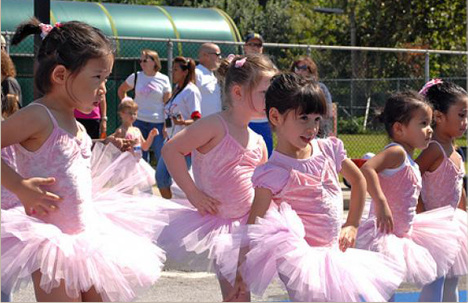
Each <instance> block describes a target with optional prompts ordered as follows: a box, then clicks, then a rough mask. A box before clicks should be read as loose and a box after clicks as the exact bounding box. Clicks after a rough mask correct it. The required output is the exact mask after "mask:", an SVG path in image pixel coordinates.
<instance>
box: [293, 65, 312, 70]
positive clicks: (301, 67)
mask: <svg viewBox="0 0 468 303" xmlns="http://www.w3.org/2000/svg"><path fill="white" fill-rule="evenodd" d="M295 68H296V69H298V70H308V69H309V67H308V66H307V65H297V66H296V67H295Z"/></svg>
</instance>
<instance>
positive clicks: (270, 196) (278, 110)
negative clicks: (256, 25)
mask: <svg viewBox="0 0 468 303" xmlns="http://www.w3.org/2000/svg"><path fill="white" fill-rule="evenodd" d="M266 110H267V116H268V119H269V121H270V124H271V125H272V127H273V130H274V131H275V132H276V136H277V139H278V141H277V142H278V143H277V146H276V149H275V151H274V152H273V154H272V155H271V157H270V158H269V160H268V162H267V163H266V164H264V165H262V166H260V167H258V168H257V169H256V170H255V173H254V175H253V178H252V179H253V184H254V187H255V200H254V202H253V205H252V208H251V211H250V216H249V219H248V224H249V225H248V228H247V241H244V242H250V243H249V247H248V248H243V249H242V252H241V254H240V257H239V264H240V267H239V272H238V275H237V278H236V284H235V286H234V291H233V293H232V294H231V296H230V297H229V298H228V299H229V300H238V298H239V295H242V293H244V292H245V291H246V289H247V288H250V290H251V291H252V292H253V293H255V294H259V295H261V294H262V293H263V292H264V291H265V289H266V288H267V286H268V284H269V283H270V281H271V280H272V278H273V277H274V276H275V275H279V278H280V279H281V280H282V281H283V283H284V285H285V286H286V289H287V291H288V294H289V298H290V300H291V301H293V302H296V301H306V302H310V301H333V302H337V301H338V302H340V301H341V302H360V301H362V300H365V301H385V300H387V299H388V298H390V296H391V295H392V293H393V291H394V290H395V289H396V288H398V286H399V285H400V282H401V281H402V278H403V274H402V271H401V270H399V268H398V266H397V264H395V263H394V262H392V261H390V260H389V259H388V258H386V257H385V256H383V255H380V254H378V253H374V252H369V251H364V250H358V249H354V248H352V247H353V246H354V243H355V238H356V234H357V228H358V225H359V221H360V217H361V214H362V210H363V206H364V199H365V191H366V182H365V179H364V177H363V176H362V174H361V173H360V171H359V169H358V168H357V166H356V165H354V163H353V162H352V161H351V160H349V159H348V158H347V157H346V151H345V149H344V148H343V142H342V141H340V140H339V139H337V138H333V137H330V138H327V139H317V138H316V136H317V133H318V131H319V126H320V121H321V119H322V117H324V116H325V115H326V113H327V103H326V100H325V96H324V94H323V92H322V91H321V89H320V86H319V85H318V83H317V82H315V81H313V80H310V79H305V78H303V77H301V76H299V75H296V74H282V75H279V76H277V77H275V78H274V80H273V81H272V83H271V86H270V87H269V89H268V91H267V93H266ZM340 172H341V173H342V174H343V176H344V177H345V178H346V179H347V180H349V182H350V183H351V185H352V187H351V191H352V192H351V202H350V208H349V214H348V217H347V220H346V222H345V223H344V224H343V222H342V218H343V196H342V192H341V186H340V182H339V178H338V173H340ZM272 202H273V203H272ZM245 244H247V243H245ZM245 284H246V285H245Z"/></svg>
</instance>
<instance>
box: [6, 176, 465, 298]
mask: <svg viewBox="0 0 468 303" xmlns="http://www.w3.org/2000/svg"><path fill="white" fill-rule="evenodd" d="M343 186H344V185H343ZM154 191H155V194H158V193H157V189H155V190H154ZM174 192H175V193H176V194H175V196H176V197H180V195H181V194H182V193H181V192H178V189H175V191H174ZM349 194H350V190H349V189H347V188H346V187H345V186H344V188H343V196H344V199H345V205H346V204H347V203H346V201H349ZM367 206H368V205H367ZM345 208H346V207H345ZM346 215H347V211H346V210H345V211H344V217H346ZM206 260H207V258H206V255H203V254H202V255H198V256H197V257H196V258H195V260H193V262H191V265H190V267H189V266H188V265H187V264H181V263H178V262H175V261H174V260H170V259H168V260H167V262H166V263H165V268H164V271H163V272H162V275H161V278H160V279H159V280H158V282H157V283H156V284H155V285H154V286H153V287H152V288H151V289H149V290H147V291H146V292H144V293H142V294H141V295H140V296H139V297H138V298H137V300H136V302H221V301H222V297H221V291H220V287H219V284H218V281H217V279H216V275H215V274H214V273H212V272H209V271H207V268H208V267H209V264H208V262H207V261H206ZM459 288H460V290H461V291H463V292H462V293H461V298H462V299H464V300H465V301H466V290H467V277H466V276H465V277H462V278H461V280H460V283H459ZM418 291H419V289H417V288H416V287H415V286H414V285H412V284H408V283H403V284H402V285H401V286H400V288H399V289H398V291H397V296H396V301H398V302H403V301H406V302H415V301H417V298H418V295H419V294H418ZM288 300H289V299H288V296H287V293H286V290H285V289H284V287H283V285H282V283H281V282H280V281H273V282H272V283H271V284H270V286H269V287H268V289H267V290H266V292H265V294H264V295H263V296H262V297H259V296H253V297H252V301H253V302H267V301H269V302H287V301H288ZM34 301H35V296H34V289H33V287H32V285H31V284H29V285H28V286H27V287H25V288H22V289H21V290H20V291H18V292H15V293H13V302H34Z"/></svg>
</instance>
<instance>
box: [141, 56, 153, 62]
mask: <svg viewBox="0 0 468 303" xmlns="http://www.w3.org/2000/svg"><path fill="white" fill-rule="evenodd" d="M148 60H151V61H153V62H154V60H153V58H151V57H150V59H143V60H141V59H140V63H143V62H144V63H146V62H148Z"/></svg>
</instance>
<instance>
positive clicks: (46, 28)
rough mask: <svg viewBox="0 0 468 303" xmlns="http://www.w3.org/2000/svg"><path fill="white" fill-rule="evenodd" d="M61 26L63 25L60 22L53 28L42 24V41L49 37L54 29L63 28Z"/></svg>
mask: <svg viewBox="0 0 468 303" xmlns="http://www.w3.org/2000/svg"><path fill="white" fill-rule="evenodd" d="M61 26H62V24H61V23H60V22H56V23H55V26H52V25H50V24H44V23H40V24H39V28H40V29H41V31H42V33H41V38H42V40H44V39H45V37H47V35H48V34H49V33H50V31H51V30H53V29H54V27H61Z"/></svg>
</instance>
